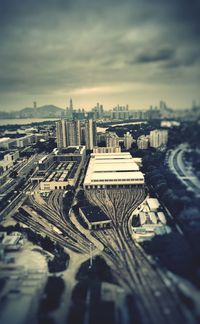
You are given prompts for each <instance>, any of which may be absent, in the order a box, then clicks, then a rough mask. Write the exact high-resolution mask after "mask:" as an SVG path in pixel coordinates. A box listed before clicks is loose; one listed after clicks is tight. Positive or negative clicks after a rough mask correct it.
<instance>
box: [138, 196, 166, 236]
mask: <svg viewBox="0 0 200 324" xmlns="http://www.w3.org/2000/svg"><path fill="white" fill-rule="evenodd" d="M132 230H133V238H134V239H135V240H137V241H139V242H140V241H141V242H142V241H144V240H149V239H152V238H153V237H154V236H155V235H164V234H168V233H170V231H171V230H170V227H169V226H167V220H166V217H165V214H164V212H163V210H162V208H161V206H160V203H159V201H158V199H156V198H147V199H146V200H145V202H144V203H143V205H142V206H141V207H140V208H139V210H136V211H134V213H133V219H132Z"/></svg>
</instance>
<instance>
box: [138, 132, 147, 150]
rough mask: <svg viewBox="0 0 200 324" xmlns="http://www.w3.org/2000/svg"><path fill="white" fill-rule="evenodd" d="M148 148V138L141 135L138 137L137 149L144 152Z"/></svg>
mask: <svg viewBox="0 0 200 324" xmlns="http://www.w3.org/2000/svg"><path fill="white" fill-rule="evenodd" d="M148 146H149V137H148V136H145V135H141V136H140V137H138V139H137V147H138V148H139V149H140V150H146V149H148Z"/></svg>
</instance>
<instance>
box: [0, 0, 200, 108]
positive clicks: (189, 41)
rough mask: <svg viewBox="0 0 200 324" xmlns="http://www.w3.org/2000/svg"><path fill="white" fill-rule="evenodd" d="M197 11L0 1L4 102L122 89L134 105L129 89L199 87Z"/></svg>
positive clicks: (195, 4)
mask: <svg viewBox="0 0 200 324" xmlns="http://www.w3.org/2000/svg"><path fill="white" fill-rule="evenodd" d="M199 10H200V1H197V0H193V1H189V0H176V1H172V0H169V1H165V0H152V1H147V0H140V1H139V0H125V1H123V2H122V1H119V0H107V1H106V0H101V1H97V0H76V1H73V0H44V1H41V0H40V1H39V0H18V1H17V0H6V1H5V0H0V42H1V48H0V64H1V74H0V94H1V100H2V101H3V102H9V100H10V99H9V98H10V96H9V95H12V97H14V96H15V95H16V94H17V95H21V98H22V99H21V103H22V105H23V97H26V98H29V99H28V100H30V101H32V99H31V98H32V95H33V94H35V95H36V96H37V95H38V96H39V95H42V94H48V93H55V101H56V100H57V98H58V96H64V95H67V94H68V93H70V92H73V91H74V92H75V93H79V90H80V93H82V92H84V93H85V90H84V91H83V89H88V94H89V89H90V88H91V89H94V88H95V87H96V88H97V89H98V91H100V90H99V89H105V88H106V89H108V88H109V89H111V92H112V91H114V89H118V85H119V84H120V82H121V83H123V86H122V88H123V87H124V88H123V89H124V91H127V96H128V91H129V92H130V94H129V98H131V90H130V89H131V84H133V85H134V87H135V84H138V83H140V84H141V87H142V84H143V82H144V89H145V86H146V82H148V81H151V82H152V80H154V82H155V85H158V84H162V83H163V84H165V83H166V82H169V80H170V78H171V77H172V76H173V77H174V74H173V73H175V72H176V71H177V73H176V75H179V73H180V74H181V76H182V79H181V80H180V81H179V82H182V83H183V86H184V85H185V84H186V83H187V82H190V81H191V75H193V77H192V79H194V82H196V81H197V79H198V77H199V75H198V73H197V71H198V69H199V65H200V62H199V52H200V45H199V44H200V42H199V35H200V24H199V17H198V15H199ZM151 63H152V64H151ZM152 65H153V68H152V69H151V68H148V70H147V69H146V67H147V66H148V67H149V66H152ZM172 70H174V71H172ZM195 78H196V79H195ZM174 82H175V81H174ZM116 84H117V86H116ZM125 84H128V85H127V90H126V89H125ZM128 89H129V90H128ZM92 91H93V90H92ZM102 91H103V90H102ZM116 91H117V90H116ZM0 104H1V103H0ZM11 105H12V104H11ZM12 106H13V107H14V104H13V105H12Z"/></svg>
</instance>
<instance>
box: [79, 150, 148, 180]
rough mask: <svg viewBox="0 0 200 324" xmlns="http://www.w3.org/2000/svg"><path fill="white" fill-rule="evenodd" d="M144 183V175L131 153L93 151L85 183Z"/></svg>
mask: <svg viewBox="0 0 200 324" xmlns="http://www.w3.org/2000/svg"><path fill="white" fill-rule="evenodd" d="M134 183H135V184H143V183H144V176H143V174H142V172H140V171H139V167H138V165H137V164H136V163H135V162H134V159H133V158H132V156H131V154H130V153H97V154H95V153H92V154H91V159H90V163H89V166H88V169H87V173H86V176H85V180H84V185H100V184H104V185H106V184H134Z"/></svg>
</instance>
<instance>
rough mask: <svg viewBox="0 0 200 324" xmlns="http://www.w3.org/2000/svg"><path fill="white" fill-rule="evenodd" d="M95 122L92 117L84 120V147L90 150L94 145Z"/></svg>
mask: <svg viewBox="0 0 200 324" xmlns="http://www.w3.org/2000/svg"><path fill="white" fill-rule="evenodd" d="M96 137H97V136H96V122H95V121H94V120H93V119H87V120H86V121H85V143H86V149H87V150H92V149H93V147H94V146H96V142H97V140H96Z"/></svg>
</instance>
